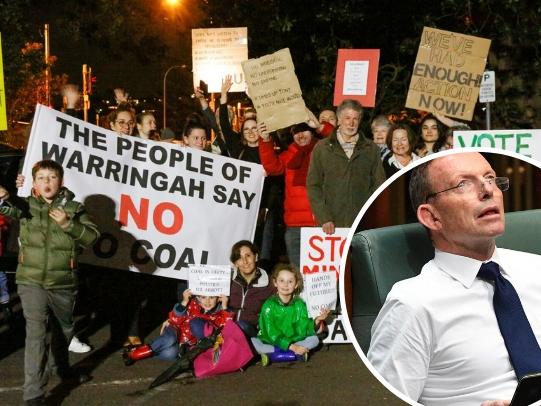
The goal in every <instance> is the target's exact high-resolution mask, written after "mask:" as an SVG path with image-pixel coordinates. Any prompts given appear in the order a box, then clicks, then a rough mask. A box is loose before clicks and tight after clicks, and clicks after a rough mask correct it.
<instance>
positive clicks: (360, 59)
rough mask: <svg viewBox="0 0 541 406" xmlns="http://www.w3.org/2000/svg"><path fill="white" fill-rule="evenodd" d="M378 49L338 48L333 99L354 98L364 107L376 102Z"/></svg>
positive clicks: (336, 104) (373, 104)
mask: <svg viewBox="0 0 541 406" xmlns="http://www.w3.org/2000/svg"><path fill="white" fill-rule="evenodd" d="M379 54H380V51H379V49H339V50H338V60H337V62H336V80H335V82H334V101H333V104H334V105H335V106H338V105H339V104H340V103H342V101H343V100H345V99H354V100H357V101H358V102H359V103H361V104H362V105H363V106H364V107H374V106H375V104H376V88H377V83H378V65H379Z"/></svg>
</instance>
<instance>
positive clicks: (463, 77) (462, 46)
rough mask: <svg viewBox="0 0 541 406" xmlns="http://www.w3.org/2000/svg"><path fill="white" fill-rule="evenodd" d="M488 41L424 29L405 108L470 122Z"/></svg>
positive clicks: (484, 63)
mask: <svg viewBox="0 0 541 406" xmlns="http://www.w3.org/2000/svg"><path fill="white" fill-rule="evenodd" d="M489 48H490V40H488V39H485V38H479V37H473V36H471V35H464V34H459V33H455V32H451V31H443V30H438V29H435V28H429V27H424V29H423V34H422V36H421V42H420V44H419V51H418V52H417V59H416V60H415V65H414V67H413V72H412V75H411V82H410V87H409V90H408V96H407V99H406V107H409V108H412V109H416V110H425V111H430V112H432V113H439V114H443V115H445V116H449V117H456V118H459V119H462V120H471V119H472V117H473V110H474V108H475V103H476V102H477V98H478V95H479V87H480V85H481V78H482V75H483V72H484V70H485V65H486V61H487V56H488V50H489Z"/></svg>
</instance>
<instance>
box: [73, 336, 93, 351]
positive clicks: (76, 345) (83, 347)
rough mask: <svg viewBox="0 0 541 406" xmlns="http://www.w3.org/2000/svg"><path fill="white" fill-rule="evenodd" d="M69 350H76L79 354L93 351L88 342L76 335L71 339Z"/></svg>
mask: <svg viewBox="0 0 541 406" xmlns="http://www.w3.org/2000/svg"><path fill="white" fill-rule="evenodd" d="M68 350H70V351H71V352H76V353H78V354H84V353H85V352H89V351H91V350H92V347H90V346H89V345H88V344H86V343H83V342H81V341H79V339H78V338H77V337H76V336H73V338H72V339H71V342H70V345H69V347H68Z"/></svg>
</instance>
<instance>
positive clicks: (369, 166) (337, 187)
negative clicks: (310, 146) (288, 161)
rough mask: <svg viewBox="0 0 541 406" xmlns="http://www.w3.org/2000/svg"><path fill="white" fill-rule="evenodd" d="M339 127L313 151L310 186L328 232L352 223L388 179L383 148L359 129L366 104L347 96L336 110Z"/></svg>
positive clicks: (314, 208)
mask: <svg viewBox="0 0 541 406" xmlns="http://www.w3.org/2000/svg"><path fill="white" fill-rule="evenodd" d="M336 114H337V116H338V128H337V129H336V131H334V132H333V133H332V134H331V136H330V137H329V138H325V139H322V140H321V141H319V142H318V143H317V145H316V146H315V147H314V150H313V152H312V159H311V161H310V168H309V169H308V177H307V179H306V188H307V190H308V198H309V200H310V206H311V207H312V211H313V212H314V214H315V216H316V220H317V222H318V223H319V224H320V225H321V227H322V229H323V231H324V232H325V233H327V234H333V233H334V228H335V227H351V225H352V224H353V221H354V220H355V217H357V214H358V213H359V211H360V209H361V207H362V206H363V204H364V203H365V202H366V201H367V200H368V198H369V197H370V195H371V194H372V193H373V192H374V191H375V190H376V189H377V188H378V187H379V186H380V185H381V184H382V183H383V182H384V181H385V172H384V171H383V166H382V165H381V159H380V155H379V149H378V147H377V146H376V144H374V143H373V142H372V141H371V140H369V139H367V138H366V137H365V136H364V135H363V134H362V133H360V132H359V124H360V123H361V120H362V116H363V108H362V106H361V104H360V103H359V102H357V101H356V100H351V99H346V100H344V101H343V102H342V103H341V104H340V106H338V109H337V111H336Z"/></svg>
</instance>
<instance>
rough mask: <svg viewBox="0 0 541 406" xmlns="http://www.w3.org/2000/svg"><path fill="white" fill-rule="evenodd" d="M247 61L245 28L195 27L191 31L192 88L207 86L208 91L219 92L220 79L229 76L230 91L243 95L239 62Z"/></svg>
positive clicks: (242, 77) (244, 85)
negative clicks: (231, 83)
mask: <svg viewBox="0 0 541 406" xmlns="http://www.w3.org/2000/svg"><path fill="white" fill-rule="evenodd" d="M247 59H248V29H247V28H246V27H237V28H198V29H193V30H192V66H193V83H194V87H196V86H199V81H200V80H203V81H204V82H206V83H207V85H208V88H209V92H220V91H221V88H222V80H223V78H224V77H225V76H226V75H231V76H232V79H233V86H232V87H231V89H230V91H231V92H244V90H245V89H246V84H245V80H244V73H243V71H242V66H241V62H242V61H245V60H247Z"/></svg>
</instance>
